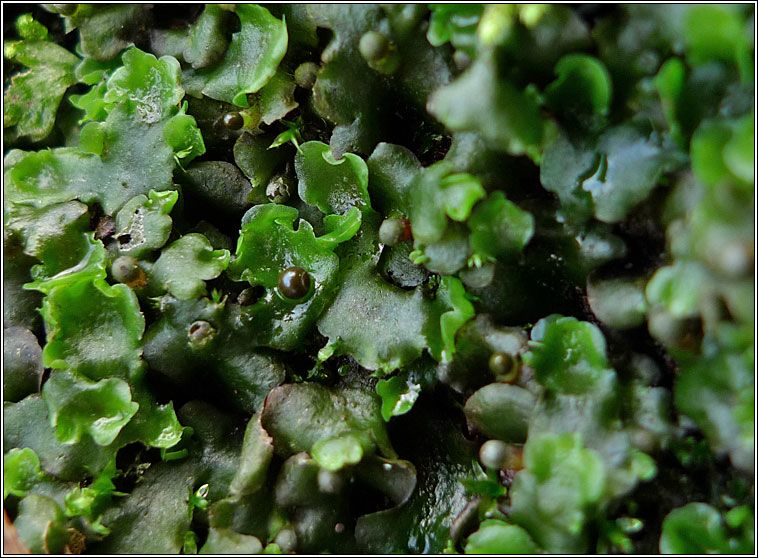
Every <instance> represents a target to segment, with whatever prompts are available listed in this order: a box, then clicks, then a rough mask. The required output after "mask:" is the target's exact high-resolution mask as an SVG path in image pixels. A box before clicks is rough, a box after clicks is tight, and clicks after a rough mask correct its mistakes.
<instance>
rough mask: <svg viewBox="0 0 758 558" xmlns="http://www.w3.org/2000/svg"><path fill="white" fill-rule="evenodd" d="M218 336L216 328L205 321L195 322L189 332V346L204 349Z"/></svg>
mask: <svg viewBox="0 0 758 558" xmlns="http://www.w3.org/2000/svg"><path fill="white" fill-rule="evenodd" d="M215 336H216V328H214V327H213V326H212V325H211V324H209V323H208V322H206V321H205V320H198V321H196V322H193V323H192V325H191V326H190V327H189V330H188V331H187V337H188V338H189V344H190V345H191V346H192V347H194V348H196V349H197V348H200V347H204V346H205V345H207V344H208V343H210V342H211V340H213V338H214V337H215Z"/></svg>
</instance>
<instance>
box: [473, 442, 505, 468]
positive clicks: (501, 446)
mask: <svg viewBox="0 0 758 558" xmlns="http://www.w3.org/2000/svg"><path fill="white" fill-rule="evenodd" d="M507 459H508V444H506V443H505V442H503V441H502V440H487V441H486V442H484V443H483V444H482V447H481V448H479V461H480V462H481V464H482V465H484V467H485V468H487V469H502V468H503V466H504V465H505V462H506V460H507Z"/></svg>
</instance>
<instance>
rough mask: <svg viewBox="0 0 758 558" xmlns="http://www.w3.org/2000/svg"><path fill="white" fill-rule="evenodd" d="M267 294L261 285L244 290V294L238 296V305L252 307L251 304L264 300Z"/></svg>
mask: <svg viewBox="0 0 758 558" xmlns="http://www.w3.org/2000/svg"><path fill="white" fill-rule="evenodd" d="M265 292H266V290H265V289H264V288H263V287H262V286H260V285H257V286H255V287H248V288H247V289H243V290H242V292H240V294H238V295H237V304H239V305H240V306H250V305H251V304H255V303H256V302H258V301H259V300H260V299H261V298H263V295H264V293H265Z"/></svg>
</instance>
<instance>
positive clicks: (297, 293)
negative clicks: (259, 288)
mask: <svg viewBox="0 0 758 558" xmlns="http://www.w3.org/2000/svg"><path fill="white" fill-rule="evenodd" d="M277 288H278V289H279V292H280V293H281V294H282V295H283V296H285V297H287V298H291V299H293V300H297V299H299V298H303V297H304V296H305V295H307V294H308V292H309V291H310V290H311V276H310V275H309V274H308V272H307V271H305V270H304V269H303V268H302V267H299V266H296V265H293V266H292V267H288V268H287V269H285V270H284V271H282V273H281V275H279V284H278V285H277Z"/></svg>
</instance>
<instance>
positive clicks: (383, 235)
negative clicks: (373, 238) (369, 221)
mask: <svg viewBox="0 0 758 558" xmlns="http://www.w3.org/2000/svg"><path fill="white" fill-rule="evenodd" d="M408 237H409V235H408V228H407V227H406V224H405V222H404V221H403V220H402V219H385V220H384V221H382V224H381V226H380V227H379V242H381V243H382V244H386V245H388V246H394V245H395V244H400V243H401V242H403V241H405V240H407V239H408Z"/></svg>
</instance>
